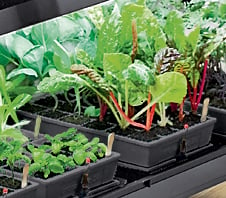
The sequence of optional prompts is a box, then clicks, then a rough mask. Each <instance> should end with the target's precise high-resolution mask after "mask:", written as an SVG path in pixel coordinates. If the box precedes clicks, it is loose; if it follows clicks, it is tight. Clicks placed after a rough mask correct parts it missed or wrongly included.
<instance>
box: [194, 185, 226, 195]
mask: <svg viewBox="0 0 226 198" xmlns="http://www.w3.org/2000/svg"><path fill="white" fill-rule="evenodd" d="M190 198H226V181H225V182H222V183H220V184H218V185H216V186H213V187H211V188H208V189H206V190H204V191H202V192H200V193H197V194H195V195H193V196H191V197H190Z"/></svg>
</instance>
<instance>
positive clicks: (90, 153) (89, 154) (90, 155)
mask: <svg viewBox="0 0 226 198" xmlns="http://www.w3.org/2000/svg"><path fill="white" fill-rule="evenodd" d="M86 157H89V158H90V159H91V160H92V162H96V161H97V157H96V155H95V154H94V153H92V152H88V153H86Z"/></svg>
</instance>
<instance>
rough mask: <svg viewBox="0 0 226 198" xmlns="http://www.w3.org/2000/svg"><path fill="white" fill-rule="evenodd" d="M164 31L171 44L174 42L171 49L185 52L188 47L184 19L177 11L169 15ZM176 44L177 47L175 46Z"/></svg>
mask: <svg viewBox="0 0 226 198" xmlns="http://www.w3.org/2000/svg"><path fill="white" fill-rule="evenodd" d="M164 31H165V33H166V35H167V37H168V40H169V42H173V44H171V45H170V46H169V47H173V48H175V47H176V48H177V49H178V50H179V52H183V51H184V49H185V46H186V42H185V41H186V38H185V35H184V23H183V19H182V17H181V16H180V14H179V13H178V12H177V11H171V12H170V13H169V14H168V15H167V19H166V24H165V27H164ZM174 44H175V45H176V46H174Z"/></svg>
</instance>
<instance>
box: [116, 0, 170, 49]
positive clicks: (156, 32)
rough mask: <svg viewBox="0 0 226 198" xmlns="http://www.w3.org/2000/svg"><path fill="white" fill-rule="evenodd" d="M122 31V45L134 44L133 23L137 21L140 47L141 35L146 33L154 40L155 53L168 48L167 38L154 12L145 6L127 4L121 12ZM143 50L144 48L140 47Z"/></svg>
mask: <svg viewBox="0 0 226 198" xmlns="http://www.w3.org/2000/svg"><path fill="white" fill-rule="evenodd" d="M121 16H122V17H121V19H122V30H121V34H120V45H122V46H123V45H124V43H128V42H131V43H132V30H131V26H132V21H133V20H135V21H136V26H137V33H138V46H139V40H140V38H139V35H140V33H142V32H144V34H143V35H146V36H147V38H149V39H150V40H152V39H153V40H154V44H153V51H159V50H160V49H161V48H163V47H165V46H166V43H165V40H166V39H165V36H164V34H163V31H162V29H161V27H160V25H159V23H158V21H157V19H156V18H155V16H154V15H153V14H152V12H151V11H150V10H149V9H148V8H147V7H146V6H144V5H142V3H141V4H133V3H130V4H126V5H125V6H123V7H122V10H121ZM144 19H145V20H144ZM140 48H141V49H142V46H141V47H140Z"/></svg>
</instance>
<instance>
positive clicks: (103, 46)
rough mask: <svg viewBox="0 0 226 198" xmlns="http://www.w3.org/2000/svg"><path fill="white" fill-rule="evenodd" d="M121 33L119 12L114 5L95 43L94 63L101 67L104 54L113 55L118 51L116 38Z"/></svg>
mask: <svg viewBox="0 0 226 198" xmlns="http://www.w3.org/2000/svg"><path fill="white" fill-rule="evenodd" d="M120 31H121V19H120V10H119V8H118V6H117V4H115V7H114V10H113V11H112V15H111V16H110V17H107V18H106V19H105V22H104V24H103V25H102V27H101V29H100V31H99V38H98V43H97V56H96V59H95V62H96V63H98V65H100V66H101V65H102V62H103V57H104V53H114V52H117V51H118V48H119V42H118V36H119V33H120Z"/></svg>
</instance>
